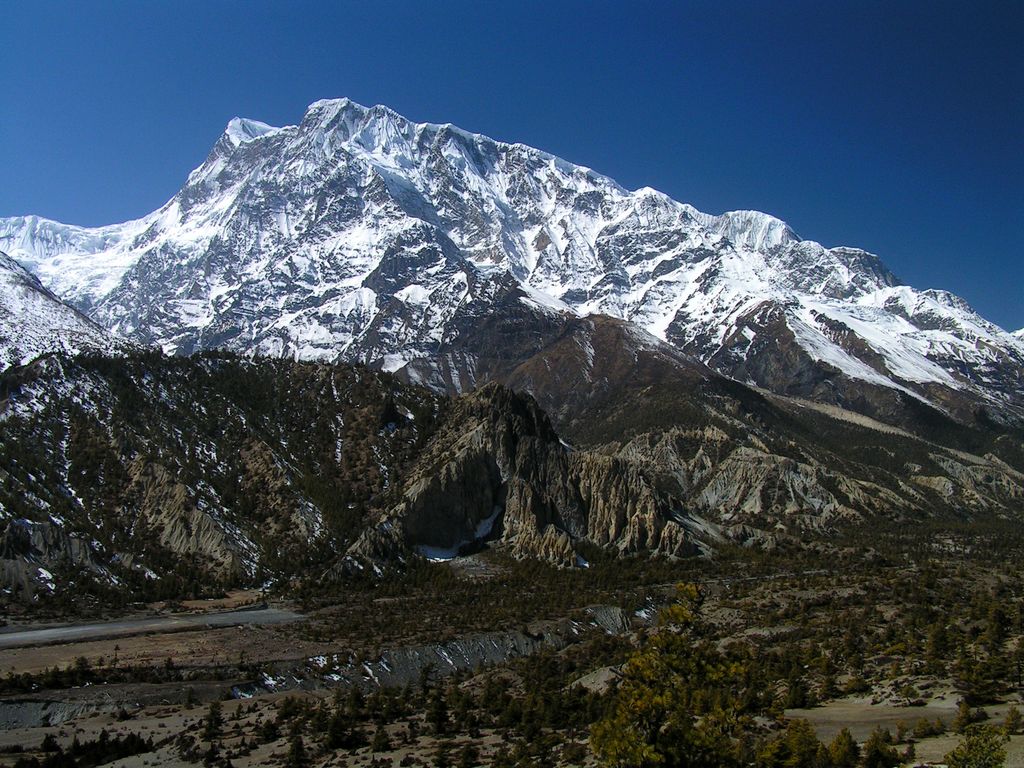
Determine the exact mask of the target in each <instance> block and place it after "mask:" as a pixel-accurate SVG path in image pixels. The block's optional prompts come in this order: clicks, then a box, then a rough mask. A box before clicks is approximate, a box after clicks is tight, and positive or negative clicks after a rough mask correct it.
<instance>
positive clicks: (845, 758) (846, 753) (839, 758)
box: [828, 728, 860, 768]
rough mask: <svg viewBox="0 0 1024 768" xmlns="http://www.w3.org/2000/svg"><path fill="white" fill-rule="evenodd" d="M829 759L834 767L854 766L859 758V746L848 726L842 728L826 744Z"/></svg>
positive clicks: (850, 767)
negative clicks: (829, 742)
mask: <svg viewBox="0 0 1024 768" xmlns="http://www.w3.org/2000/svg"><path fill="white" fill-rule="evenodd" d="M828 755H829V759H830V760H831V761H832V765H833V766H834V768H854V767H855V766H856V765H857V760H858V759H859V758H860V747H859V746H857V742H856V741H854V739H853V735H852V734H851V733H850V729H849V728H843V730H841V731H840V732H839V733H837V734H836V735H835V738H834V739H832V743H831V744H829V745H828Z"/></svg>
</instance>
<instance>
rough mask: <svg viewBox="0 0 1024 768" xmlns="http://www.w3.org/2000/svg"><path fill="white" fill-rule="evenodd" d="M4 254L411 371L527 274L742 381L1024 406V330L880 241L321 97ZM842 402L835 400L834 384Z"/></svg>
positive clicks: (221, 343)
mask: <svg viewBox="0 0 1024 768" xmlns="http://www.w3.org/2000/svg"><path fill="white" fill-rule="evenodd" d="M0 248H3V249H6V250H8V252H10V253H12V254H13V255H14V256H15V257H17V258H18V259H20V260H21V261H22V263H24V264H25V265H26V266H28V267H29V268H30V269H32V270H33V271H34V272H35V273H36V274H37V275H39V277H40V279H41V280H42V281H43V282H44V283H45V284H46V285H47V286H48V287H50V288H51V289H52V290H53V291H54V292H56V293H57V294H58V295H60V296H61V297H62V298H64V299H66V300H68V301H69V302H71V303H72V304H74V305H75V306H77V307H79V308H81V309H82V310H83V311H86V312H88V313H89V314H90V316H91V317H92V318H94V319H95V320H96V321H97V322H99V323H100V324H102V325H104V326H106V327H108V328H110V329H111V330H112V331H114V332H115V333H116V334H120V335H122V336H126V337H130V338H132V339H136V340H138V341H142V342H146V343H156V344H159V345H161V346H163V347H164V348H165V349H168V350H172V351H178V352H191V351H194V350H197V349H205V348H211V347H228V348H231V349H235V350H239V351H247V352H258V353H264V354H270V355H288V356H296V357H300V358H309V359H335V358H341V359H349V360H360V361H364V362H367V363H369V364H371V365H378V366H381V367H384V368H386V369H389V370H395V369H399V368H401V367H403V366H404V365H406V364H407V363H408V362H409V361H410V360H413V359H423V358H428V357H431V356H436V355H438V354H440V353H443V352H444V350H445V348H446V344H447V343H448V342H449V341H450V339H451V334H452V332H453V331H452V329H453V327H454V324H455V323H456V321H457V320H458V318H459V317H460V316H462V315H464V314H465V313H467V312H474V313H476V315H479V314H480V312H481V310H484V309H486V307H487V306H488V303H489V302H491V301H493V300H494V297H495V296H496V295H497V294H498V293H500V290H499V288H500V286H507V285H508V283H509V282H512V283H513V284H516V285H518V286H520V290H521V291H522V297H521V301H523V302H524V303H527V304H529V305H530V306H531V307H532V308H533V309H535V310H536V311H537V312H539V313H550V312H559V311H568V312H574V313H578V314H593V313H602V314H607V315H611V316H614V317H618V318H623V319H626V320H629V321H632V322H634V323H636V324H638V325H640V326H642V327H643V328H644V329H646V330H647V331H649V332H650V333H652V334H653V335H655V336H657V337H659V338H661V339H662V340H665V341H668V342H669V343H671V344H673V345H675V346H676V347H678V348H680V349H682V350H684V351H685V352H688V353H690V354H692V355H694V356H696V357H698V358H700V359H701V360H703V361H705V362H707V363H709V364H710V365H711V366H712V367H714V368H716V369H718V370H720V371H722V372H724V373H727V374H729V375H731V376H734V377H736V378H739V379H742V380H745V381H751V382H754V383H756V384H759V385H761V386H764V387H767V388H770V389H773V390H775V391H780V392H784V393H786V394H797V395H801V396H808V397H814V398H817V399H824V400H830V399H831V400H832V401H835V402H839V403H840V404H848V402H847V401H849V400H850V399H851V398H852V397H854V395H852V394H851V393H849V392H846V391H844V390H843V389H842V387H841V386H839V387H837V384H836V382H843V381H846V382H850V381H854V382H860V383H861V384H865V383H866V384H867V385H870V386H873V387H881V388H883V389H885V390H887V391H891V392H893V393H899V396H901V397H902V396H907V397H911V398H914V399H926V400H928V401H929V402H931V403H933V404H936V405H939V406H940V407H944V406H945V405H947V404H948V403H949V401H950V398H951V397H953V396H954V394H952V393H955V395H956V396H959V395H960V394H963V393H969V394H970V396H971V397H972V398H973V399H975V400H976V401H978V402H981V403H984V404H986V405H991V406H993V407H995V408H997V409H1000V408H1003V409H1009V410H1011V411H1014V410H1016V411H1017V412H1018V413H1020V409H1021V408H1022V407H1024V373H1022V371H1024V341H1022V340H1021V337H1020V336H1019V335H1018V336H1016V337H1015V336H1014V335H1011V334H1009V333H1007V332H1005V331H1003V330H1002V329H1000V328H998V327H997V326H995V325H994V324H992V323H990V322H988V321H986V320H985V319H983V318H982V317H980V316H979V315H978V314H977V313H975V312H974V311H973V310H972V309H971V308H970V307H968V306H967V305H966V304H965V303H964V302H963V301H962V300H961V299H959V298H957V297H955V296H953V295H951V294H949V293H946V292H944V291H931V290H929V291H918V290H915V289H913V288H910V287H908V286H903V285H900V284H899V281H898V280H897V279H896V278H895V277H894V276H893V275H892V274H891V273H890V272H889V270H888V269H887V268H886V267H885V266H884V265H883V264H882V262H881V261H880V260H879V259H878V258H877V257H876V256H874V255H872V254H869V253H866V252H864V251H861V250H858V249H855V248H831V249H829V248H824V247H823V246H821V245H819V244H818V243H815V242H810V241H806V240H801V239H800V238H799V237H798V236H797V235H796V234H795V233H794V232H793V231H792V230H791V229H790V228H789V227H788V226H787V225H786V224H785V223H783V222H782V221H779V220H778V219H775V218H773V217H771V216H768V215H766V214H763V213H758V212H754V211H735V212H729V213H725V214H723V215H721V216H712V215H708V214H704V213H701V212H700V211H697V210H696V209H694V208H693V207H691V206H689V205H686V204H684V203H679V202H676V201H674V200H672V199H670V198H668V197H667V196H665V195H663V194H661V193H659V192H657V191H655V190H652V189H648V188H644V189H640V190H636V191H629V190H626V189H623V188H622V187H621V186H619V185H618V184H616V183H615V182H614V181H612V180H611V179H608V178H606V177H604V176H601V175H599V174H597V173H594V172H593V171H591V170H589V169H587V168H583V167H580V166H577V165H573V164H571V163H568V162H566V161H564V160H561V159H559V158H556V157H553V156H551V155H549V154H546V153H544V152H541V151H539V150H536V149H532V148H530V147H526V146H523V145H520V144H506V143H502V142H498V141H494V140H492V139H489V138H487V137H484V136H480V135H477V134H471V133H467V132H465V131H462V130H460V129H458V128H455V127H453V126H451V125H433V124H417V123H412V122H410V121H409V120H407V119H405V118H403V117H402V116H400V115H398V114H396V113H395V112H393V111H391V110H390V109H388V108H386V107H382V106H376V107H372V108H366V107H362V106H360V105H358V104H355V103H353V102H351V101H349V100H347V99H341V100H329V101H319V102H316V103H314V104H313V105H311V106H310V107H309V109H308V110H307V112H306V114H305V116H304V117H303V119H302V122H301V123H300V124H299V125H297V126H288V127H284V128H272V127H270V126H267V125H265V124H263V123H259V122H256V121H253V120H243V119H238V118H236V119H235V120H232V121H231V123H230V124H229V125H228V127H227V129H226V131H225V133H224V134H223V136H222V137H221V138H220V140H219V141H218V142H217V143H216V145H215V146H214V148H213V150H212V151H211V153H210V155H209V157H208V158H207V159H206V161H205V162H204V163H203V164H202V165H201V166H200V167H199V168H197V169H196V170H195V171H193V172H192V173H191V174H190V175H189V177H188V180H187V182H186V184H185V186H184V187H183V188H182V189H181V191H180V192H179V193H178V194H177V195H175V196H174V198H173V199H172V200H170V201H169V202H168V203H167V204H166V205H165V206H164V207H163V208H161V209H160V210H158V211H156V212H154V213H152V214H150V215H149V216H146V217H144V218H142V219H139V220H137V221H134V222H129V223H127V224H122V225H114V226H111V227H105V228H100V229H82V228H78V227H70V226H66V225H62V224H57V223H55V222H49V221H45V220H42V219H38V218H36V217H27V218H14V219H0ZM837 393H838V394H837Z"/></svg>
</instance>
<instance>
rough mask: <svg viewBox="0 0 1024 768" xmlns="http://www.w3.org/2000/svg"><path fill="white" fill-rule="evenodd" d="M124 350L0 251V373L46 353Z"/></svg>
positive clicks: (105, 332)
mask: <svg viewBox="0 0 1024 768" xmlns="http://www.w3.org/2000/svg"><path fill="white" fill-rule="evenodd" d="M125 346H126V345H125V344H124V343H123V342H118V341H115V339H114V338H113V337H112V336H111V335H110V334H109V333H108V332H107V331H105V330H103V329H102V328H100V327H99V326H97V325H96V324H95V323H93V322H92V321H90V320H89V319H88V318H86V317H85V316H83V315H82V314H80V313H79V312H78V311H77V310H75V309H72V308H71V307H69V306H67V305H66V304H64V303H63V302H62V301H61V300H60V299H58V298H57V297H56V296H54V295H53V294H52V293H50V292H49V291H48V290H46V289H45V288H44V287H43V286H42V285H40V283H39V281H38V280H37V279H36V278H35V277H34V276H33V275H31V274H30V273H29V272H28V271H27V270H26V269H25V268H24V267H22V266H21V265H20V264H19V263H18V262H16V261H15V260H14V259H12V258H10V257H9V256H8V255H7V254H5V253H2V252H0V372H2V371H3V370H5V369H6V368H8V367H10V366H12V365H23V364H25V363H28V362H29V361H31V360H33V359H35V358H37V357H39V356H40V355H43V354H46V353H48V352H67V353H72V354H73V353H76V352H84V351H101V352H108V353H109V352H113V351H115V350H116V349H117V348H119V347H120V348H124V347H125Z"/></svg>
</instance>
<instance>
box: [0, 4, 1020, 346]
mask: <svg viewBox="0 0 1024 768" xmlns="http://www.w3.org/2000/svg"><path fill="white" fill-rule="evenodd" d="M0 11H2V15H0V17H2V23H0V85H2V87H3V91H2V92H3V104H2V106H0V181H2V183H0V216H6V215H14V214H22V213H37V214H40V215H43V216H48V217H50V218H54V219H57V220H60V221H66V222H69V223H75V224H87V225H97V224H107V223H113V222H118V221H123V220H125V219H128V218H133V217H137V216H141V215H143V214H145V213H147V212H149V211H151V210H153V209H154V208H156V207H158V206H159V205H161V204H162V203H164V202H165V201H166V200H167V199H168V198H170V197H171V196H172V195H173V194H174V193H175V192H176V191H177V189H178V187H179V186H180V185H181V183H182V182H183V181H184V179H185V177H186V175H187V174H188V172H189V170H191V169H192V168H193V167H195V166H196V165H198V164H199V163H201V162H202V160H203V158H204V157H205V155H206V153H207V152H208V150H209V149H210V147H211V146H212V144H213V143H214V141H216V139H217V137H218V136H219V134H220V132H221V131H222V130H223V127H224V125H225V124H226V123H227V121H228V120H229V119H230V118H231V117H233V116H235V115H242V116H245V117H253V118H256V119H259V120H263V121H265V122H268V123H271V124H275V125H284V124H290V123H296V122H298V121H299V120H300V119H301V116H302V112H303V110H304V108H305V107H306V105H307V104H309V103H310V102H312V101H315V100H316V99H319V98H326V97H338V96H348V97H350V98H352V99H354V100H356V101H358V102H360V103H363V104H376V103H383V104H388V105H389V106H391V107H393V108H394V109H396V110H397V111H399V112H401V113H402V114H404V115H406V116H408V117H410V118H412V119H415V120H420V121H423V120H429V121H432V122H452V123H455V124H456V125H459V126H461V127H463V128H466V129H469V130H472V131H477V132H480V133H485V134H488V135H490V136H493V137H495V138H499V139H505V140H510V141H521V142H524V143H526V144H531V145H533V146H537V147H540V148H542V149H545V150H547V151H550V152H553V153H555V154H557V155H561V156H563V157H565V158H567V159H569V160H572V161H574V162H577V163H581V164H583V165H588V166H590V167H592V168H594V169H595V170H598V171H600V172H602V173H605V174H607V175H609V176H611V177H613V178H615V179H617V180H618V181H619V182H620V183H622V184H624V185H625V186H627V187H630V188H633V187H639V186H644V185H647V186H652V187H655V188H657V189H660V190H662V191H664V192H666V193H668V194H670V195H671V196H673V197H675V198H677V199H679V200H683V201H686V202H690V203H692V204H693V205H695V206H697V207H698V208H700V209H702V210H705V211H708V212H712V213H719V212H722V211H725V210H731V209H737V208H756V209H759V210H764V211H768V212H769V213H772V214H774V215H776V216H779V217H780V218H783V219H785V220H786V221H787V222H789V223H790V224H791V225H792V226H793V228H794V229H795V230H796V231H797V232H798V233H799V234H800V235H801V236H803V237H807V238H812V239H815V240H819V241H821V242H822V243H824V244H826V245H840V244H844V245H857V246H860V247H863V248H866V249H868V250H871V251H874V252H876V253H878V254H879V255H881V256H882V258H883V259H884V260H885V261H886V262H887V264H888V265H889V266H890V267H891V268H892V269H893V270H894V271H895V272H896V273H897V275H899V276H900V277H901V278H902V279H903V280H905V281H906V282H909V283H911V284H912V285H915V286H917V287H920V288H926V287H940V288H946V289H949V290H952V291H954V292H955V293H959V294H960V295H962V296H964V297H965V298H966V299H967V300H968V301H970V302H971V303H972V304H973V305H974V306H975V308H977V309H978V310H979V311H981V313H982V314H983V315H985V316H987V317H989V318H990V319H992V320H994V321H996V322H997V323H999V324H1001V325H1003V326H1004V327H1007V328H1018V327H1021V326H1024V259H1022V253H1021V241H1022V230H1024V226H1022V225H1024V214H1022V211H1024V205H1022V204H1024V55H1022V50H1024V49H1022V42H1021V41H1022V40H1024V2H1020V0H1013V1H1012V2H1005V3H999V2H979V1H977V0H976V1H975V2H967V1H966V0H965V1H964V2H961V3H947V2H935V1H934V0H933V1H931V2H921V3H915V2H903V1H901V2H892V1H891V0H886V1H885V2H873V1H872V0H859V1H857V2H842V1H841V0H829V1H828V2H821V0H811V1H808V2H803V1H801V2H796V1H794V2H764V1H762V0H751V1H750V2H724V1H719V2H695V3H682V2H672V3H670V2H665V3H645V2H637V1H636V0H628V1H627V0H623V1H622V2H617V3H606V2H599V1H598V0H588V1H587V2H567V1H563V0H544V1H543V2H518V1H517V2H506V3H497V2H486V1H484V2H479V1H478V2H475V3H468V2H467V3H461V2H459V3H456V2H411V1H409V2H380V1H379V0H376V1H375V2H360V3H343V2H323V3H310V2H297V1H295V0H289V1H288V2H284V1H283V0H282V2H278V3H264V2H211V1H210V0H202V1H197V2H193V1H187V0H176V1H175V2H166V3H156V2H140V1H136V0H133V1H132V2H122V3H117V2H105V3H90V2H76V3H71V2H65V3H44V2H14V1H13V0H0Z"/></svg>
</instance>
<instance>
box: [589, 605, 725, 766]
mask: <svg viewBox="0 0 1024 768" xmlns="http://www.w3.org/2000/svg"><path fill="white" fill-rule="evenodd" d="M699 605H700V594H699V592H698V591H697V588H696V587H695V586H693V585H681V586H680V587H679V588H678V594H677V602H676V603H675V604H674V605H673V606H671V607H670V608H668V609H666V610H665V611H663V613H662V616H661V617H660V622H659V625H660V626H659V629H658V631H657V632H655V633H654V634H653V635H652V636H651V637H650V638H649V639H648V641H647V643H646V645H645V646H644V647H643V648H642V649H641V650H639V651H637V652H636V653H634V654H633V655H632V656H631V657H630V658H629V660H628V661H627V662H626V664H625V666H624V667H623V674H622V683H621V684H620V687H619V690H618V693H617V696H616V702H615V706H614V708H613V710H612V712H611V713H610V714H609V715H607V716H606V717H605V718H603V719H602V720H601V721H599V722H598V723H596V724H595V725H594V727H593V729H592V731H591V739H590V743H591V747H592V748H593V750H594V752H595V753H596V754H597V757H598V759H599V761H600V762H601V764H602V765H605V766H609V768H627V766H628V768H646V767H647V766H657V765H672V766H679V768H700V767H703V766H707V768H712V766H714V768H724V767H725V766H730V765H734V764H736V755H735V750H734V747H733V743H732V740H731V737H730V734H731V733H732V732H733V731H734V730H735V726H736V723H737V720H738V716H739V706H740V705H739V701H740V699H739V697H738V696H736V695H734V692H733V691H734V689H735V688H736V687H737V686H738V683H737V681H740V680H742V679H743V670H742V668H741V667H739V666H738V665H735V664H731V663H730V662H729V661H728V659H726V658H725V657H724V656H723V655H722V654H721V652H720V651H718V649H717V647H716V646H715V645H714V643H713V642H711V639H710V638H709V637H708V636H707V632H706V631H705V627H704V626H703V624H702V623H701V622H700V620H699ZM708 690H720V691H722V692H723V694H722V696H721V697H720V698H719V700H718V702H717V703H716V704H712V703H711V700H710V698H709V697H708V696H706V695H705V692H706V691H708Z"/></svg>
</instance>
